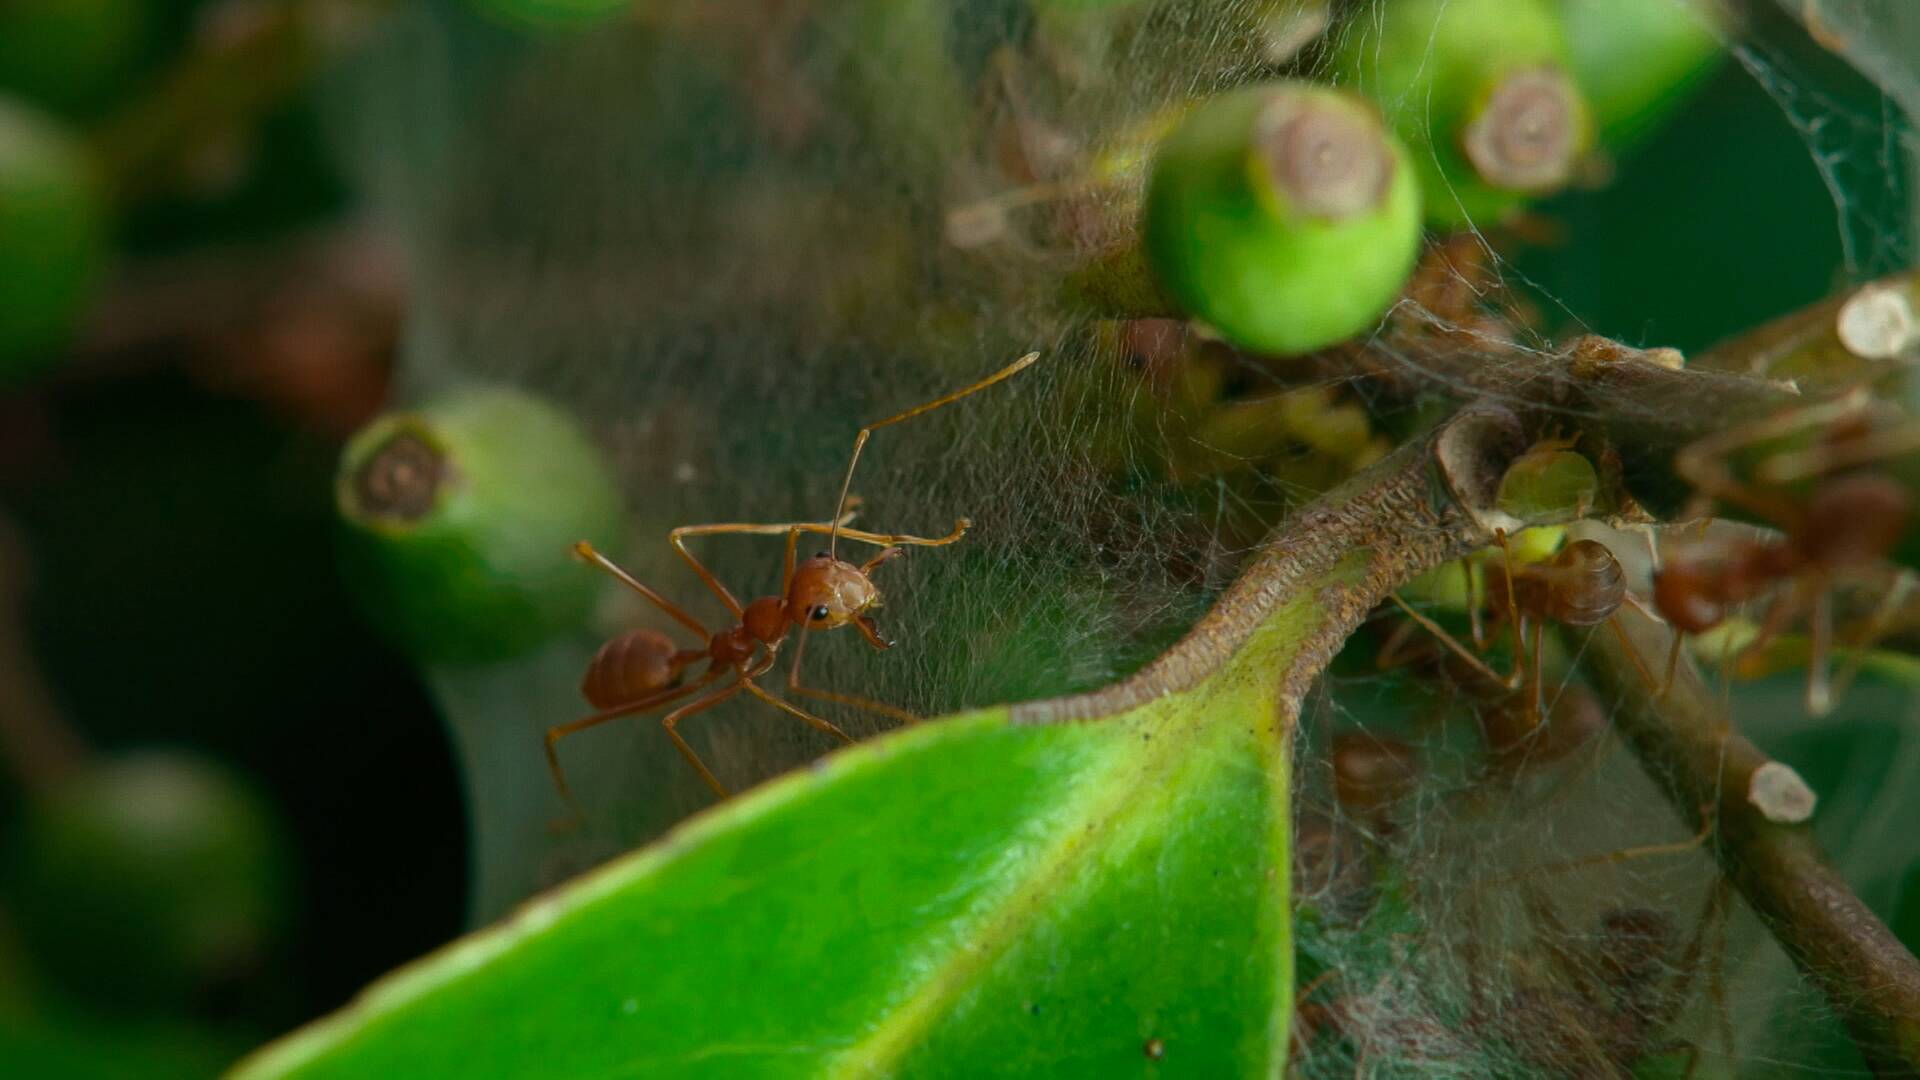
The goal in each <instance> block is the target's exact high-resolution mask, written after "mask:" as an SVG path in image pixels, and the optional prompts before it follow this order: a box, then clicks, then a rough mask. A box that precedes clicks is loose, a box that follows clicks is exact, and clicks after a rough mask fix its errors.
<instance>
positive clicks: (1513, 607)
mask: <svg viewBox="0 0 1920 1080" xmlns="http://www.w3.org/2000/svg"><path fill="white" fill-rule="evenodd" d="M1493 541H1494V543H1496V544H1499V545H1500V572H1501V573H1502V574H1505V575H1506V579H1507V619H1508V621H1510V622H1512V623H1513V660H1514V663H1515V664H1516V665H1517V664H1519V662H1520V658H1521V657H1523V656H1525V655H1526V649H1527V643H1526V640H1525V638H1524V637H1523V636H1522V634H1521V627H1520V601H1519V599H1518V598H1516V597H1515V596H1514V594H1513V548H1512V547H1511V546H1510V545H1509V544H1508V543H1507V530H1505V529H1495V530H1493Z"/></svg>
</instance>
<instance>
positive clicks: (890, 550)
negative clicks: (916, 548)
mask: <svg viewBox="0 0 1920 1080" xmlns="http://www.w3.org/2000/svg"><path fill="white" fill-rule="evenodd" d="M906 553H907V549H906V548H903V547H884V548H881V549H880V554H878V555H875V556H874V557H873V558H871V559H868V560H867V561H866V562H863V563H861V564H860V572H861V573H863V574H868V575H871V574H872V573H873V572H874V571H875V570H878V569H880V568H881V567H882V566H885V565H886V564H888V563H890V562H892V561H893V560H895V559H897V558H899V557H900V556H902V555H905V554H906Z"/></svg>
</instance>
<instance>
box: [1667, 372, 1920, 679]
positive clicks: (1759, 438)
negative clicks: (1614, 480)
mask: <svg viewBox="0 0 1920 1080" xmlns="http://www.w3.org/2000/svg"><path fill="white" fill-rule="evenodd" d="M1809 427H1815V428H1818V429H1819V431H1820V434H1819V438H1818V439H1817V441H1816V444H1815V445H1814V446H1812V447H1810V448H1806V449H1799V450H1791V451H1787V452H1783V453H1779V454H1775V455H1773V456H1771V457H1769V458H1767V459H1765V460H1763V461H1762V462H1761V463H1760V465H1759V466H1758V467H1757V468H1756V470H1755V472H1756V475H1757V476H1759V477H1760V478H1761V479H1763V480H1764V481H1766V482H1768V483H1769V484H1771V485H1773V486H1772V487H1756V486H1751V485H1749V484H1746V483H1742V482H1741V481H1739V480H1738V479H1736V478H1735V477H1734V476H1733V473H1732V471H1731V469H1729V468H1728V466H1727V457H1728V455H1729V454H1731V453H1732V452H1734V451H1735V450H1738V449H1740V448H1742V447H1746V446H1751V445H1755V444H1758V443H1761V442H1765V441H1767V440H1771V439H1776V438H1783V437H1786V436H1790V435H1792V434H1794V433H1795V432H1797V431H1800V430H1804V429H1806V428H1809ZM1915 434H1916V433H1915V431H1914V430H1912V429H1904V428H1902V429H1895V430H1894V431H1891V432H1886V431H1877V430H1875V424H1874V417H1873V416H1872V415H1871V413H1870V412H1869V409H1868V407H1867V403H1866V402H1865V401H1864V400H1863V399H1861V398H1859V397H1857V396H1854V395H1849V396H1847V397H1844V398H1842V399H1840V400H1838V401H1835V402H1831V403H1828V404H1825V405H1820V406H1814V407H1810V408H1806V409H1799V410H1793V411H1791V412H1789V413H1786V414H1783V415H1781V416H1777V417H1773V418H1770V419H1767V420H1763V421H1760V422H1758V423H1755V424H1749V425H1744V426H1741V427H1736V428H1734V429H1731V430H1729V431H1727V432H1725V433H1722V434H1720V435H1715V436H1711V437H1709V438H1707V439H1703V440H1701V441H1699V442H1697V443H1694V444H1693V445H1691V446H1688V447H1687V448H1686V449H1684V450H1682V451H1681V452H1680V454H1679V455H1678V457H1677V458H1676V459H1675V463H1674V466H1675V471H1676V472H1678V473H1679V474H1680V476H1681V477H1682V478H1683V479H1685V480H1687V481H1688V482H1689V483H1691V484H1692V485H1693V487H1694V488H1695V490H1697V491H1699V492H1700V493H1701V495H1703V496H1705V497H1707V498H1710V499H1717V500H1719V501H1722V502H1726V503H1729V504H1731V505H1734V506H1738V507H1740V508H1741V509H1744V510H1746V511H1747V512H1749V513H1751V514H1754V515H1756V516H1757V517H1759V518H1760V519H1761V520H1763V521H1767V522H1770V523H1772V524H1773V525H1774V526H1775V527H1777V528H1778V529H1779V530H1780V532H1781V533H1782V534H1784V535H1782V536H1780V537H1759V538H1739V539H1733V540H1721V541H1718V542H1713V543H1704V544H1695V545H1692V546H1689V547H1686V548H1683V549H1681V550H1680V551H1679V552H1678V553H1676V554H1674V555H1673V556H1671V557H1669V558H1668V559H1666V560H1665V561H1664V562H1663V564H1662V565H1661V566H1660V567H1659V568H1657V569H1656V570H1655V571H1654V573H1653V601H1654V608H1655V610H1657V611H1658V612H1659V613H1660V616H1661V617H1662V618H1664V619H1665V620H1666V621H1667V622H1668V624H1670V625H1671V626H1672V627H1673V628H1674V630H1675V634H1674V639H1673V645H1672V648H1671V650H1670V651H1669V652H1668V655H1667V680H1666V681H1667V685H1669V686H1671V685H1672V683H1673V678H1674V673H1675V670H1676V668H1677V666H1678V664H1679V659H1680V646H1681V637H1682V635H1683V634H1700V633H1704V632H1706V631H1707V630H1711V629H1713V628H1714V627H1716V626H1718V625H1720V624H1721V623H1722V622H1724V621H1725V620H1726V617H1727V614H1728V611H1729V609H1731V608H1733V607H1735V606H1736V605H1739V604H1742V603H1746V602H1747V601H1750V600H1754V599H1757V598H1759V597H1760V596H1761V595H1762V594H1763V593H1765V592H1766V591H1768V590H1769V589H1771V588H1772V587H1773V586H1775V585H1777V584H1779V583H1781V582H1785V581H1791V582H1792V583H1793V584H1792V586H1791V587H1790V588H1789V589H1788V591H1787V592H1786V593H1784V594H1783V595H1781V596H1780V597H1779V598H1778V599H1776V600H1775V601H1774V602H1773V603H1772V604H1771V605H1770V606H1769V607H1768V609H1767V612H1766V614H1765V615H1764V616H1763V617H1762V618H1761V624H1760V627H1759V629H1758V631H1757V632H1756V634H1755V636H1754V638H1753V640H1752V641H1750V642H1749V643H1747V645H1746V646H1745V647H1744V648H1743V649H1742V650H1741V655H1742V656H1745V655H1748V654H1751V653H1753V652H1754V651H1756V650H1758V649H1759V648H1761V647H1762V646H1764V645H1765V644H1766V643H1767V642H1769V641H1771V640H1772V639H1773V638H1774V637H1775V636H1776V635H1778V634H1779V633H1780V632H1781V631H1782V630H1783V629H1785V628H1786V626H1787V624H1788V622H1789V621H1790V620H1792V619H1793V617H1794V616H1795V615H1797V614H1798V613H1799V612H1800V611H1801V610H1802V609H1803V608H1806V607H1809V606H1810V607H1811V608H1812V620H1811V622H1812V626H1811V632H1812V637H1813V642H1812V657H1811V662H1810V665H1809V666H1810V671H1809V674H1808V680H1807V706H1808V709H1809V711H1811V712H1813V713H1814V714H1815V715H1819V714H1823V713H1825V712H1827V711H1828V710H1829V709H1830V708H1831V707H1832V702H1833V698H1834V694H1833V690H1832V686H1831V684H1830V683H1829V680H1828V677H1827V654H1828V651H1829V649H1830V647H1831V644H1832V637H1833V615H1832V610H1831V600H1830V586H1831V585H1832V583H1833V581H1834V580H1835V579H1836V578H1839V577H1841V576H1843V575H1846V574H1849V573H1853V572H1857V571H1859V570H1862V569H1865V568H1867V567H1870V566H1872V565H1874V564H1875V563H1877V562H1879V561H1880V560H1882V559H1884V558H1886V557H1887V555H1889V554H1890V553H1891V552H1892V551H1893V550H1894V548H1895V547H1896V546H1898V544H1899V543H1900V540H1901V538H1902V537H1903V536H1904V535H1905V534H1906V531H1907V526H1908V524H1909V522H1910V521H1911V519H1912V516H1913V497H1912V494H1911V493H1910V492H1909V491H1908V490H1907V487H1906V485H1905V484H1903V483H1901V482H1900V481H1899V480H1896V479H1895V478H1893V477H1892V476H1889V475H1887V474H1886V473H1882V472H1876V471H1872V470H1871V469H1868V468H1865V466H1867V465H1869V464H1870V463H1871V462H1873V461H1874V460H1876V459H1877V458H1880V457H1883V456H1885V455H1886V454H1888V453H1890V452H1894V451H1897V450H1900V449H1906V448H1908V447H1907V446H1906V444H1907V443H1911V442H1912V441H1913V438H1914V436H1915ZM1805 480H1811V481H1812V482H1813V486H1812V488H1811V490H1810V491H1809V492H1808V493H1807V494H1806V495H1805V497H1804V498H1795V497H1793V496H1791V495H1788V494H1786V493H1784V491H1783V490H1782V489H1783V488H1784V487H1785V486H1786V485H1788V484H1791V483H1794V482H1797V481H1805ZM1842 681H1844V678H1843V679H1842Z"/></svg>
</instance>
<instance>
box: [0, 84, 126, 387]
mask: <svg viewBox="0 0 1920 1080" xmlns="http://www.w3.org/2000/svg"><path fill="white" fill-rule="evenodd" d="M106 232H107V226H106V208H105V205H104V201H103V199H102V197H101V192H100V189H99V186H98V184H97V182H96V180H95V178H94V175H93V172H92V168H91V166H90V164H89V163H88V161H87V159H86V156H85V154H84V153H83V152H82V151H81V148H80V146H79V145H78V144H77V143H75V142H73V141H72V140H70V139H69V138H68V137H67V136H66V134H65V133H64V132H62V131H61V129H60V127H59V125H58V124H56V123H55V122H54V121H53V120H51V119H49V118H48V117H45V116H43V115H41V114H40V113H38V112H35V111H33V110H31V109H28V108H27V107H25V106H23V105H20V104H18V103H16V102H12V101H10V100H9V99H7V98H4V97H0V386H5V385H6V384H8V383H12V382H19V381H23V380H25V379H27V378H29V377H31V376H33V375H36V374H38V373H39V372H40V371H41V370H43V369H44V368H45V367H46V366H47V365H48V364H49V363H50V362H51V361H52V360H53V358H54V357H55V356H56V355H57V353H58V351H59V349H60V347H61V346H62V345H64V344H65V343H66V341H67V338H68V337H69V336H70V335H71V334H72V332H73V326H74V323H75V321H76V320H77V319H78V317H79V315H80V313H81V311H82V309H83V308H85V306H86V304H87V301H88V299H89V298H90V297H91V296H92V293H93V288H94V284H95V282H96V280H97V278H98V276H99V272H100V266H101V263H102V261H103V260H104V258H105V253H106V239H107V238H106Z"/></svg>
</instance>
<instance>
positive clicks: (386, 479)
mask: <svg viewBox="0 0 1920 1080" xmlns="http://www.w3.org/2000/svg"><path fill="white" fill-rule="evenodd" d="M335 500H336V503H337V505H338V507H339V510H340V515H341V518H342V519H343V520H344V521H345V523H346V530H345V536H344V541H343V545H342V548H343V550H342V555H343V558H344V561H345V570H346V574H347V578H348V580H349V582H350V583H351V584H352V585H353V586H354V588H355V589H356V591H357V592H358V593H359V594H360V597H361V600H362V603H363V604H364V606H365V608H366V610H367V611H368V613H369V615H370V616H371V617H372V618H373V620H374V621H375V622H376V623H377V624H378V625H380V626H381V627H382V628H383V629H384V630H385V631H386V632H387V633H388V634H389V635H390V636H392V637H393V638H394V639H395V640H396V641H397V642H398V643H399V644H400V645H401V646H402V647H403V648H405V649H406V650H408V651H409V652H410V653H412V654H413V655H414V656H416V657H418V658H420V659H422V660H427V661H444V662H454V663H461V662H466V663H478V662H487V661H493V660H502V659H506V658H508V657H511V656H514V655H517V654H519V653H522V652H525V651H527V650H529V649H531V648H534V647H535V646H538V645H539V644H541V643H542V642H544V641H546V640H548V639H550V638H552V637H554V636H556V635H559V634H561V633H565V632H567V631H570V630H573V629H576V628H578V627H581V626H583V625H585V624H586V622H587V620H588V617H589V615H590V614H591V611H592V608H593V604H594V600H595V598H596V596H597V595H598V589H599V586H600V577H599V575H597V574H593V573H590V572H588V571H587V570H586V569H584V568H583V567H581V566H580V565H579V564H578V563H576V562H575V561H574V560H573V559H572V558H571V557H570V556H569V554H568V552H569V549H570V547H571V545H572V544H574V543H575V542H576V541H580V540H589V541H592V542H593V543H595V544H597V545H603V546H606V547H608V548H609V549H610V550H617V545H615V544H614V543H613V541H614V540H615V538H617V537H618V536H619V535H620V528H621V523H620V497H619V494H618V491H617V490H616V488H615V486H614V482H613V478H612V476H611V475H610V474H609V473H608V471H607V467H606V466H605V464H604V463H603V462H602V461H601V459H600V456H599V454H598V453H597V452H596V450H595V449H594V447H593V445H592V443H591V442H589V441H588V439H587V436H586V435H585V434H584V433H583V432H582V431H581V430H580V429H579V427H578V426H577V425H576V424H575V423H574V421H573V420H572V418H571V417H569V416H567V415H566V414H565V413H564V412H562V411H560V410H559V409H556V408H554V407H553V406H551V405H548V404H546V403H545V402H542V401H539V400H537V399H534V398H532V397H529V396H527V395H525V394H521V393H519V392H516V391H512V390H506V389H498V388H491V389H473V390H466V391H462V392H459V393H455V394H453V395H450V396H448V397H445V398H442V399H440V400H437V401H434V402H432V403H430V404H429V405H427V406H426V407H425V408H423V409H421V410H419V411H417V412H405V413H393V414H389V415H386V416H383V417H380V418H379V419H377V420H375V421H373V423H371V424H369V425H368V426H367V427H366V428H365V429H363V430H362V431H361V432H360V433H359V434H358V435H356V436H354V438H353V440H352V442H350V443H349V444H348V445H347V449H346V452H345V454H344V455H343V456H342V458H341V462H340V471H339V475H338V477H337V479H336V481H335Z"/></svg>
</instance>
